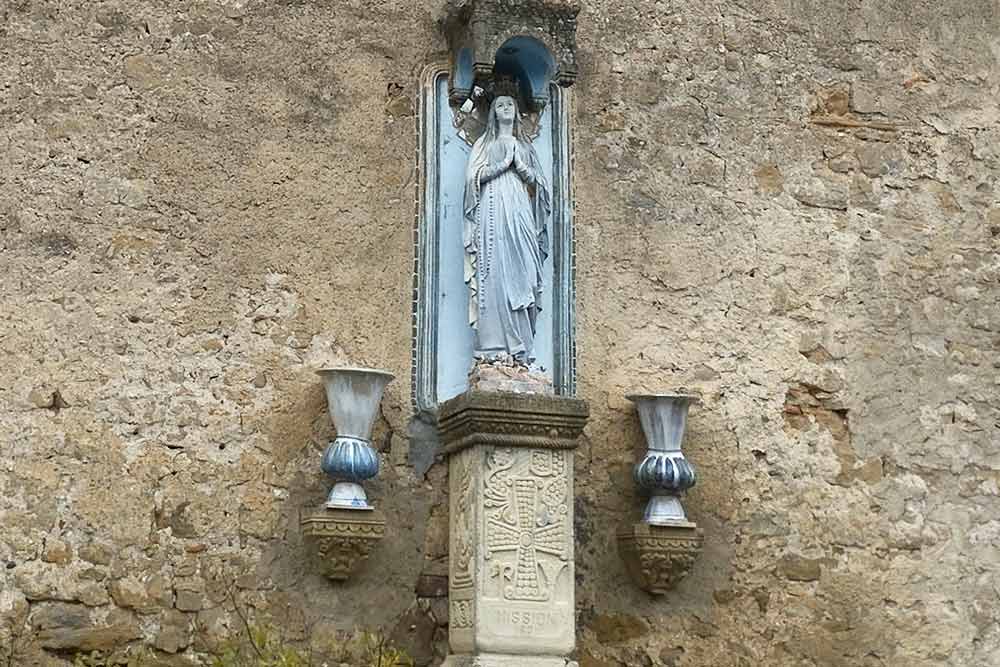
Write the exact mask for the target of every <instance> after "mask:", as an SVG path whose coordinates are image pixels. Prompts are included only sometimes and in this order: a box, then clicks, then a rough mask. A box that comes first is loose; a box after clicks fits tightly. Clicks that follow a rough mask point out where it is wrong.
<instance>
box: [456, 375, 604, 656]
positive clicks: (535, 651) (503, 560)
mask: <svg viewBox="0 0 1000 667" xmlns="http://www.w3.org/2000/svg"><path fill="white" fill-rule="evenodd" d="M588 415H589V412H588V409H587V404H586V403H585V402H584V401H582V400H579V399H574V398H567V397H561V396H552V395H545V394H517V393H508V392H484V391H469V392H466V393H465V394H462V395H461V396H457V397H455V398H453V399H451V400H449V401H446V402H445V403H443V404H442V405H441V408H440V411H439V424H438V431H439V434H440V436H441V440H442V444H443V446H444V451H445V453H446V454H447V455H448V457H449V459H448V471H449V486H450V503H451V505H450V520H449V521H450V530H449V535H450V545H449V562H450V569H449V608H450V613H449V644H450V648H451V655H450V656H449V658H448V661H447V662H445V664H446V665H448V666H449V667H472V666H478V667H514V666H515V665H518V666H523V667H565V665H566V664H567V662H568V655H569V654H570V653H571V652H572V651H573V648H574V646H575V642H576V618H575V605H574V586H575V579H574V562H573V547H574V540H573V449H574V448H575V447H576V444H577V439H578V438H579V436H580V434H581V433H582V431H583V428H584V426H585V425H586V422H587V418H588Z"/></svg>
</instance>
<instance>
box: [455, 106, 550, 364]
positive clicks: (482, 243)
mask: <svg viewBox="0 0 1000 667" xmlns="http://www.w3.org/2000/svg"><path fill="white" fill-rule="evenodd" d="M551 210H552V205H551V193H550V191H549V184H548V181H547V180H546V178H545V175H544V173H543V172H542V166H541V163H540V162H539V160H538V154H537V153H536V152H535V148H534V146H532V145H531V141H530V139H529V138H528V136H527V134H526V133H525V132H524V129H523V126H522V123H521V117H520V114H519V113H518V108H517V102H516V101H515V100H514V98H512V97H508V96H505V95H502V96H498V97H497V98H496V99H494V100H493V104H492V105H491V106H490V112H489V116H488V118H487V122H486V130H485V132H484V133H483V135H482V136H481V137H480V138H479V139H478V140H476V143H475V144H474V145H473V146H472V153H471V155H470V156H469V164H468V167H467V168H466V172H465V227H464V238H463V242H464V244H465V259H466V261H465V282H466V284H467V285H468V286H469V323H470V324H471V325H472V326H473V328H474V329H475V333H476V336H475V344H474V345H475V352H474V354H475V357H476V359H480V360H487V361H491V360H495V359H500V358H504V357H506V356H508V355H509V356H510V357H513V359H514V360H515V361H516V362H517V363H519V364H522V365H525V366H527V365H530V364H531V363H532V362H533V361H534V360H535V354H534V342H535V319H536V317H537V315H538V311H539V310H541V296H542V264H543V262H544V261H545V258H546V257H547V256H548V245H549V243H548V227H547V223H548V217H549V213H550V212H551Z"/></svg>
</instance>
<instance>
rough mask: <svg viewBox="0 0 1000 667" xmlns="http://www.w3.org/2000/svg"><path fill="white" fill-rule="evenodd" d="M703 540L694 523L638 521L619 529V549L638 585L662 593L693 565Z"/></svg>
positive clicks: (654, 592)
mask: <svg viewBox="0 0 1000 667" xmlns="http://www.w3.org/2000/svg"><path fill="white" fill-rule="evenodd" d="M703 541H704V537H703V535H702V532H701V530H700V529H699V528H698V527H697V526H696V525H695V524H693V523H680V524H677V525H669V526H654V525H651V524H648V523H645V522H642V523H637V524H635V525H634V526H631V527H629V528H625V529H622V530H620V531H618V551H619V553H620V554H621V557H622V560H624V561H625V567H626V568H628V572H629V574H630V575H631V576H632V580H633V581H635V583H636V585H638V586H639V588H641V589H643V590H645V591H648V592H650V593H652V594H654V595H663V594H664V593H666V592H667V591H668V590H670V589H671V588H673V587H674V586H676V585H677V582H679V581H680V580H681V579H683V578H684V577H685V576H686V575H687V573H688V571H689V570H690V569H691V566H692V565H694V561H695V559H696V558H697V557H698V553H699V552H700V551H701V545H702V542H703Z"/></svg>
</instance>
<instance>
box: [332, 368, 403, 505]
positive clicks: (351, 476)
mask: <svg viewBox="0 0 1000 667" xmlns="http://www.w3.org/2000/svg"><path fill="white" fill-rule="evenodd" d="M316 373H317V374H318V375H319V376H320V378H322V380H323V386H324V388H325V389H326V403H327V409H328V410H329V413H330V418H331V419H332V420H333V425H334V427H335V428H336V429H337V437H336V439H334V440H333V441H332V442H330V444H329V445H327V448H326V451H325V452H324V453H323V459H322V462H321V467H322V469H323V472H325V473H326V474H327V475H329V476H330V477H332V478H333V479H334V482H335V483H334V485H333V489H331V491H330V494H329V495H328V496H327V499H326V506H327V507H328V508H330V509H353V510H371V509H373V508H372V506H371V505H370V504H369V503H368V496H367V494H366V493H365V490H364V488H363V487H362V486H361V482H362V481H364V480H366V479H371V478H373V477H375V476H376V475H377V474H378V467H379V466H378V453H376V451H375V449H374V448H372V446H371V437H372V426H373V425H374V423H375V415H376V414H377V413H378V407H379V403H380V402H381V401H382V393H383V392H384V391H385V388H386V385H388V384H389V383H390V382H391V381H392V380H393V378H394V377H395V376H393V375H392V373H389V372H387V371H382V370H377V369H374V368H323V369H320V370H318V371H316Z"/></svg>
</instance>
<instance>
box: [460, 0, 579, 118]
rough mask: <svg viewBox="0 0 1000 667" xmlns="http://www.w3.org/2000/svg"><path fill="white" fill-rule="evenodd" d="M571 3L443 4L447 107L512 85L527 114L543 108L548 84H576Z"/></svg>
mask: <svg viewBox="0 0 1000 667" xmlns="http://www.w3.org/2000/svg"><path fill="white" fill-rule="evenodd" d="M579 12H580V4H579V2H576V0H449V3H448V11H447V15H446V17H445V19H444V31H445V34H446V35H447V37H448V44H449V47H450V50H451V69H452V73H451V84H450V91H449V96H450V98H451V102H452V104H456V105H457V104H462V103H463V102H464V101H465V100H466V99H469V97H470V96H471V95H472V91H473V88H474V87H475V86H480V87H482V88H484V89H486V90H491V89H492V88H493V86H494V84H495V83H497V81H498V80H499V79H511V80H514V81H516V82H517V83H518V84H519V86H520V87H521V89H522V91H523V92H522V100H523V101H524V102H525V103H527V105H528V106H529V107H530V109H531V110H533V111H538V110H540V109H541V108H542V107H544V106H545V104H546V103H547V102H548V98H549V92H548V88H549V84H550V83H552V82H553V81H554V82H556V83H558V84H559V85H561V86H569V85H571V84H572V83H573V82H574V81H575V80H576V75H577V65H576V17H577V14H579Z"/></svg>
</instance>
